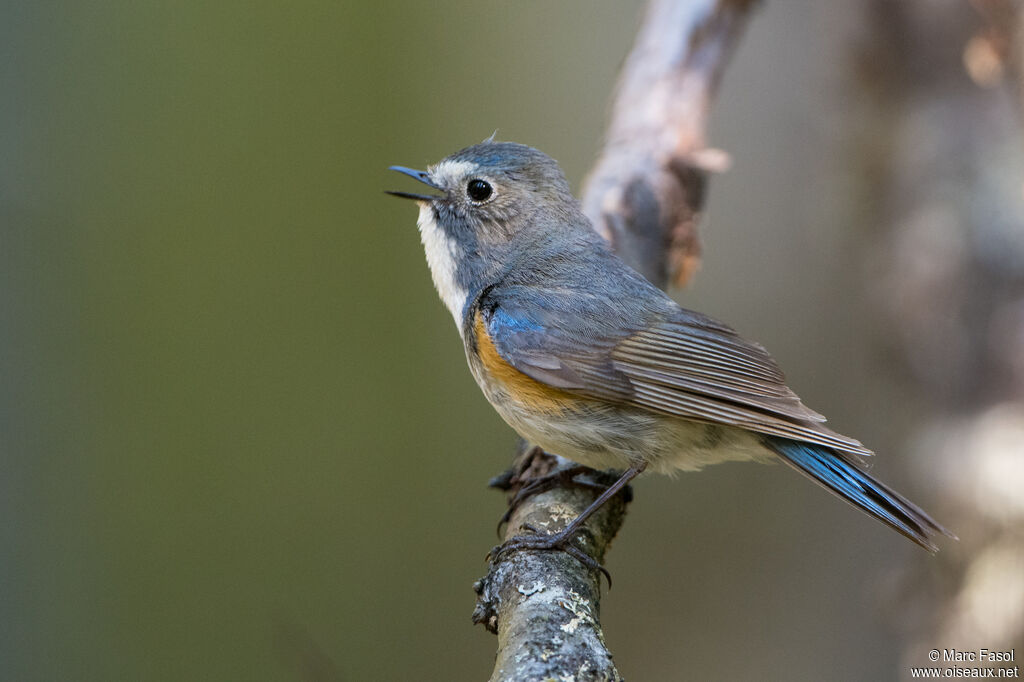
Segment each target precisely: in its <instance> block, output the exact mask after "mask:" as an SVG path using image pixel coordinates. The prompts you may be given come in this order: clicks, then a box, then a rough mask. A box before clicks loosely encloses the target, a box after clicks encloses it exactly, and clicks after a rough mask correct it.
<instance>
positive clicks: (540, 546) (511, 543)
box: [487, 523, 612, 589]
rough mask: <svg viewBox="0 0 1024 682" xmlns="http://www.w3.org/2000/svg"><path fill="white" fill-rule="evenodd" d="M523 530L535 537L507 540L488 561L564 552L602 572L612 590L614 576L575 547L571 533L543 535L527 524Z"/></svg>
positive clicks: (493, 551) (488, 557) (518, 536)
mask: <svg viewBox="0 0 1024 682" xmlns="http://www.w3.org/2000/svg"><path fill="white" fill-rule="evenodd" d="M522 528H523V530H526V531H528V532H530V533H533V535H516V536H515V537H513V538H510V539H509V540H506V541H505V542H503V543H502V544H500V545H498V546H497V547H495V548H494V549H492V550H491V551H490V553H489V554H488V555H487V559H488V560H489V561H498V560H499V559H500V558H501V557H502V556H503V555H505V554H508V553H510V552H519V551H523V550H536V551H542V552H543V551H562V552H565V553H566V554H568V555H569V556H571V557H573V558H574V559H576V560H577V561H579V562H580V563H581V564H583V565H584V566H586V567H587V568H589V569H590V570H592V571H600V572H601V574H602V575H603V576H604V577H605V580H607V581H608V589H611V587H612V574H611V573H609V572H608V569H606V568H605V567H604V566H602V565H601V564H600V563H598V562H597V560H595V559H594V558H593V557H592V556H590V555H589V554H587V553H586V552H584V551H583V550H581V549H580V548H579V547H577V546H576V545H574V544H573V543H572V541H573V536H572V534H571V533H565V532H564V531H560V532H558V533H553V534H551V535H542V534H540V532H539V531H538V530H537V529H536V528H534V527H533V526H531V525H529V524H525V523H524V524H523V525H522Z"/></svg>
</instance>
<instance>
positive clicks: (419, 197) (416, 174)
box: [385, 166, 441, 201]
mask: <svg viewBox="0 0 1024 682" xmlns="http://www.w3.org/2000/svg"><path fill="white" fill-rule="evenodd" d="M388 170H393V171H398V172H399V173H404V174H405V175H408V176H409V177H410V178H416V179H417V180H419V181H420V182H422V183H423V184H424V185H427V186H429V187H433V188H434V189H441V188H440V187H438V186H437V185H435V184H434V182H433V181H432V180H431V179H430V176H429V175H427V172H426V171H421V170H413V169H412V168H406V167H405V166H391V167H390V168H388ZM385 192H387V193H388V194H390V195H392V196H396V197H401V198H403V199H412V200H414V201H433V200H434V199H439V198H440V197H438V196H437V195H433V196H432V195H430V194H413V193H412V192H395V191H392V190H385Z"/></svg>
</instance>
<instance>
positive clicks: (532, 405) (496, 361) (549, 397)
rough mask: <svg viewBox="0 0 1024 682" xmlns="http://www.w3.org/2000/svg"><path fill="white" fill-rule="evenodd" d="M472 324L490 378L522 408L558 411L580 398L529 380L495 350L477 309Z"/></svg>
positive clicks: (577, 401) (478, 350) (478, 349)
mask: <svg viewBox="0 0 1024 682" xmlns="http://www.w3.org/2000/svg"><path fill="white" fill-rule="evenodd" d="M473 327H474V330H475V331H476V343H477V352H478V353H479V357H480V363H481V364H482V365H483V366H484V369H485V370H486V371H487V373H488V374H490V376H491V378H492V379H494V380H495V381H496V382H498V384H499V385H501V386H502V387H503V388H504V389H505V390H506V391H507V392H508V395H509V397H510V398H512V399H513V400H515V401H516V402H517V403H519V404H520V405H521V406H522V407H523V408H525V409H526V410H529V411H531V412H542V413H546V414H557V413H561V412H565V411H566V410H567V409H569V408H570V406H572V405H573V404H575V403H579V402H580V399H579V398H577V397H576V396H574V395H572V394H571V393H567V392H566V391H563V390H561V389H558V388H552V387H551V386H548V385H547V384H543V383H541V382H539V381H537V380H535V379H532V378H530V377H528V376H527V375H525V374H523V373H522V372H520V371H519V370H518V369H516V368H515V367H513V366H512V365H510V364H508V363H507V362H505V359H504V358H503V357H501V354H500V353H498V349H497V348H495V347H494V341H492V340H491V335H490V334H488V333H487V327H486V325H484V318H483V316H482V315H481V314H480V313H479V312H477V314H476V321H475V323H474V325H473Z"/></svg>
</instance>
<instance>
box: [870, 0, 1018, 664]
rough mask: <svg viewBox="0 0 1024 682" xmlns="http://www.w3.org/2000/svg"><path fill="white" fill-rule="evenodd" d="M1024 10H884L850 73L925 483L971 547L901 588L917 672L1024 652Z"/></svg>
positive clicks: (996, 6) (917, 466) (994, 2)
mask: <svg viewBox="0 0 1024 682" xmlns="http://www.w3.org/2000/svg"><path fill="white" fill-rule="evenodd" d="M1020 7H1021V5H1020V4H1019V3H1017V2H1013V1H1012V0H976V1H975V2H973V3H964V2H959V1H954V0H942V1H940V2H930V3H893V2H886V1H884V0H874V2H872V3H869V4H866V5H865V6H864V9H865V11H866V12H867V14H868V16H867V21H866V26H867V27H868V33H867V35H865V36H864V38H863V40H862V44H861V46H860V49H859V51H858V54H857V55H856V57H857V58H856V59H855V61H854V66H855V71H854V77H855V81H856V97H855V98H854V99H855V101H856V102H857V103H858V105H857V107H856V110H857V115H858V116H859V117H860V121H859V123H860V125H859V126H858V129H859V130H860V134H859V135H858V136H857V137H856V138H855V139H854V140H852V142H853V145H854V146H853V148H852V153H853V154H854V155H855V157H856V158H857V159H858V161H859V171H860V174H859V179H860V201H859V206H860V209H861V211H862V215H861V216H860V221H859V222H860V224H861V225H863V226H864V229H865V230H867V233H866V234H865V235H864V237H865V238H864V239H862V240H859V241H860V242H861V243H865V244H867V248H866V249H865V251H864V252H863V254H862V255H863V258H864V264H865V281H866V282H867V283H868V286H869V287H870V288H871V291H872V294H873V300H874V303H875V305H877V307H878V308H879V311H880V313H881V315H880V317H881V318H882V319H883V320H885V326H884V328H882V329H879V330H878V332H877V340H878V343H879V344H880V345H881V346H882V347H883V348H884V349H885V350H886V352H887V354H888V355H889V357H891V358H892V361H893V364H894V365H895V366H896V368H897V371H898V372H899V374H900V375H901V376H902V377H904V378H905V380H906V381H907V382H909V383H910V384H911V385H912V386H913V387H914V389H915V390H916V391H917V392H918V394H919V396H920V397H921V401H922V403H923V404H924V405H925V406H926V415H925V416H924V418H923V419H922V421H921V423H919V424H918V425H917V428H916V433H914V435H913V437H912V439H911V441H910V443H909V444H908V450H909V458H908V461H909V462H910V463H911V466H913V468H914V473H913V476H912V477H913V478H914V479H915V480H917V481H918V482H919V484H920V485H921V487H926V486H927V487H929V488H931V489H933V490H934V491H937V492H938V494H939V495H941V497H940V506H939V508H937V509H935V512H936V516H937V518H940V519H942V521H943V523H944V524H946V525H947V526H948V527H949V528H951V529H952V530H953V531H954V532H956V533H957V534H958V535H959V536H960V538H961V542H960V543H959V544H958V545H956V546H950V547H949V548H948V549H944V551H943V552H942V553H940V554H939V556H938V562H937V563H936V564H934V565H933V566H931V567H928V568H927V569H923V570H927V571H928V573H927V574H921V575H918V574H915V575H909V574H908V575H905V576H903V579H902V580H901V581H899V585H898V586H896V587H894V591H895V592H896V594H893V595H891V597H892V598H891V599H890V600H889V603H891V604H893V605H894V606H895V607H896V608H897V609H898V611H894V613H893V618H894V620H897V621H898V622H899V624H900V627H901V628H903V629H904V630H905V631H907V633H908V644H907V646H906V648H905V651H904V665H903V666H902V667H903V674H904V675H909V667H910V666H927V665H929V661H928V659H927V652H928V651H929V650H931V649H939V650H942V649H944V648H956V649H958V650H971V649H973V650H977V649H979V648H982V647H985V648H988V649H993V650H994V649H1010V648H1012V647H1016V649H1017V651H1018V652H1020V651H1024V137H1022V134H1021V122H1022V121H1024V116H1022V107H1021V104H1022V100H1021V93H1022V91H1024V88H1022V87H1021V80H1020V79H1021V71H1022V69H1021V67H1022V61H1021V60H1022V58H1024V49H1022V43H1021V38H1022V23H1021V15H1020ZM924 594H940V595H943V596H942V599H941V600H940V601H934V600H932V601H931V602H930V603H928V604H927V606H925V607H924V608H922V602H923V600H922V599H920V598H919V597H921V596H922V595H924ZM915 595H916V596H915ZM911 604H913V605H915V607H916V610H910V609H909V608H907V607H909V605H911ZM1011 665H1012V664H1011Z"/></svg>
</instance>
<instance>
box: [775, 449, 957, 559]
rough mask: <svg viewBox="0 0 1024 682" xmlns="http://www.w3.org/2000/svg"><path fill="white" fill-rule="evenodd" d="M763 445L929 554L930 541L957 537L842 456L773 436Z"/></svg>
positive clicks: (931, 544)
mask: <svg viewBox="0 0 1024 682" xmlns="http://www.w3.org/2000/svg"><path fill="white" fill-rule="evenodd" d="M764 442H765V445H767V446H768V447H769V448H770V449H771V450H772V451H773V452H775V453H776V454H778V455H779V456H780V457H781V458H782V459H783V461H785V462H786V463H787V464H789V465H790V466H792V467H793V468H795V469H796V470H797V471H799V472H800V473H802V474H804V475H806V476H808V477H809V478H811V479H812V480H814V481H815V482H816V483H819V484H820V485H822V486H824V487H825V488H827V489H828V490H830V491H832V492H833V493H835V494H836V495H838V496H839V497H841V498H843V499H844V500H846V501H847V502H849V503H850V504H852V505H853V506H855V507H857V508H858V509H860V510H862V511H864V512H865V513H867V514H868V515H870V516H873V517H875V518H876V519H878V520H879V521H881V522H882V523H884V524H886V525H887V526H889V527H891V528H893V529H895V530H896V531H898V532H900V533H902V534H903V535H905V536H907V537H908V538H910V539H911V540H913V541H914V542H916V543H917V544H919V545H920V546H922V547H924V548H925V549H927V550H928V551H929V552H937V551H938V547H937V546H936V545H935V543H934V542H933V540H932V538H933V537H934V536H935V535H939V534H942V535H947V536H949V537H953V538H955V537H956V536H955V535H953V534H952V533H950V532H949V531H948V530H946V529H945V528H943V527H942V526H940V525H939V524H938V523H936V522H935V520H934V519H932V518H931V517H930V516H928V514H926V513H925V512H924V511H922V510H921V508H920V507H918V506H917V505H915V504H914V503H913V502H911V501H910V500H908V499H906V498H905V497H903V496H902V495H900V494H899V493H897V492H896V491H895V490H893V489H892V488H890V487H889V486H887V485H885V484H884V483H882V482H880V481H877V480H875V479H874V478H872V477H871V476H870V475H868V474H867V472H865V471H862V470H861V469H859V468H858V467H857V466H856V465H855V464H854V463H853V462H852V461H850V459H849V458H848V457H847V456H845V455H843V453H841V452H837V451H835V450H831V449H829V448H826V447H823V446H820V445H815V444H812V443H805V442H801V441H795V440H789V439H786V438H777V437H774V436H769V437H766V438H765V440H764Z"/></svg>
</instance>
